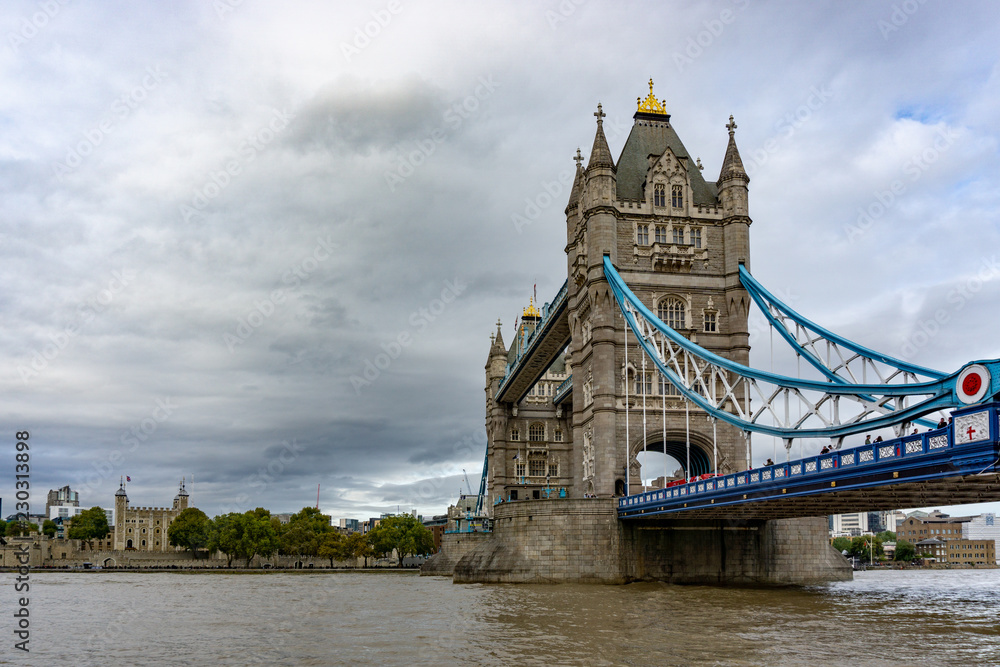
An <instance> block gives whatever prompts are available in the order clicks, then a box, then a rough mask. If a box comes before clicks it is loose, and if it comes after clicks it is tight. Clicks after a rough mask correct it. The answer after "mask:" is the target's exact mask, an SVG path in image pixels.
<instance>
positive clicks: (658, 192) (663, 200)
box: [653, 183, 667, 206]
mask: <svg viewBox="0 0 1000 667" xmlns="http://www.w3.org/2000/svg"><path fill="white" fill-rule="evenodd" d="M666 205H667V188H666V187H665V186H664V185H663V183H657V184H656V185H654V186H653V206H666Z"/></svg>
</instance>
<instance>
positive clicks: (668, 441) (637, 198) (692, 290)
mask: <svg viewBox="0 0 1000 667" xmlns="http://www.w3.org/2000/svg"><path fill="white" fill-rule="evenodd" d="M649 87H650V93H649V96H648V97H647V98H646V99H645V100H640V102H639V104H638V111H637V112H636V113H635V116H634V124H633V126H632V129H631V132H630V133H629V136H628V139H627V140H626V141H625V146H624V148H623V149H622V152H621V155H620V156H619V158H618V161H617V163H616V162H615V161H614V159H613V158H612V156H611V151H610V149H609V148H608V142H607V139H606V138H605V135H604V128H603V119H604V117H605V114H604V112H603V110H602V108H601V105H600V104H599V105H598V106H597V112H596V113H595V114H594V115H595V116H596V117H597V133H596V136H595V137H594V144H593V148H592V149H591V152H590V158H589V161H588V163H587V166H586V168H584V167H583V166H582V164H581V162H582V157H581V156H580V153H579V151H577V158H576V160H577V171H576V178H575V181H574V184H573V188H572V192H571V194H570V198H569V203H568V205H567V207H566V232H567V244H566V260H567V269H568V275H569V283H568V286H569V314H568V317H569V326H570V332H571V343H570V346H569V349H568V354H567V359H566V360H567V365H569V364H571V365H572V368H573V391H572V404H573V405H572V426H571V428H572V440H573V443H574V461H573V466H574V468H573V489H574V492H575V494H574V495H576V496H578V497H579V496H581V495H584V494H596V495H598V496H604V497H606V496H611V495H619V494H621V493H622V492H623V491H624V489H625V485H626V479H627V480H628V482H629V487H630V491H631V492H633V493H634V492H636V491H637V486H638V485H639V484H640V469H639V464H638V461H637V460H636V455H637V454H638V453H640V452H642V450H643V447H644V443H645V447H646V448H647V449H648V450H649V451H660V452H664V451H665V452H666V453H667V454H669V455H670V456H672V457H673V458H674V459H676V460H677V461H679V462H680V463H681V466H682V467H687V466H688V459H689V458H690V469H689V471H688V474H700V473H706V472H709V471H711V470H714V469H716V465H717V466H718V470H719V471H720V472H731V471H734V470H743V469H745V468H746V467H747V466H748V460H747V459H748V454H747V452H748V443H747V440H746V439H745V437H744V435H743V433H742V432H741V431H740V430H739V429H736V428H735V427H732V426H730V425H728V424H725V423H722V422H719V423H718V424H716V425H715V429H714V430H715V435H714V436H713V424H712V423H710V422H709V421H708V419H707V418H706V415H705V413H704V412H703V411H700V410H697V409H696V408H694V407H693V406H692V407H691V408H690V409H689V410H687V411H686V408H685V403H686V402H685V401H682V400H681V399H680V397H679V396H678V393H677V391H676V390H675V389H674V388H673V387H672V386H671V385H669V383H667V384H666V386H664V385H663V384H662V383H661V382H659V381H658V379H659V376H658V374H656V373H655V372H654V371H653V367H652V364H650V363H647V364H646V371H645V374H644V373H643V370H642V360H641V356H640V353H639V350H638V349H637V346H636V343H635V340H634V338H632V337H631V334H630V341H629V343H628V356H627V359H626V343H625V326H626V325H625V322H624V319H623V318H622V317H621V314H620V311H619V309H618V306H617V304H616V303H615V299H614V295H613V294H612V292H611V289H610V287H609V285H608V283H607V281H606V280H605V278H604V270H603V261H604V256H605V255H608V256H610V257H611V261H612V262H613V263H614V264H615V266H616V267H617V268H618V270H619V272H620V273H621V275H622V277H623V278H624V279H625V281H626V283H627V284H628V285H629V286H630V287H631V288H632V290H633V291H634V292H635V293H636V295H637V296H638V297H639V298H640V299H642V301H643V302H644V303H645V304H646V305H647V306H648V307H649V308H650V309H651V310H652V311H653V312H654V313H656V314H657V315H658V316H659V317H660V319H662V320H663V321H664V322H666V323H667V324H669V325H670V326H672V327H673V328H674V329H676V330H677V331H679V332H680V333H681V334H683V335H684V336H686V337H687V338H689V339H690V340H692V341H693V342H696V343H698V344H699V345H701V346H703V347H705V348H707V349H708V350H711V351H712V352H714V353H716V354H718V355H720V356H723V357H727V358H729V359H732V360H734V361H737V362H739V363H742V364H748V362H749V351H750V346H749V332H748V326H747V315H748V305H749V297H748V295H747V293H746V291H745V290H744V289H743V288H742V286H741V285H740V281H739V266H740V264H747V265H748V263H749V259H750V234H749V232H750V223H751V221H750V218H749V215H748V208H747V185H748V183H749V181H750V179H749V177H748V176H747V174H746V171H745V170H744V168H743V163H742V161H741V159H740V154H739V151H738V150H737V148H736V141H735V138H734V136H735V129H736V124H735V123H734V122H733V119H732V117H731V116H730V119H729V121H730V122H729V124H728V125H727V126H726V127H727V129H728V131H729V144H728V146H727V148H726V153H725V157H724V159H723V163H722V169H721V173H720V174H719V178H718V180H717V181H715V182H714V183H711V182H706V180H705V179H704V177H703V176H702V169H703V167H702V166H701V160H700V159H698V160H697V161H696V160H693V159H692V158H691V156H690V154H689V153H688V151H687V149H686V148H685V147H684V144H683V143H681V140H680V138H679V137H678V135H677V133H676V132H675V131H674V128H673V126H672V124H671V122H670V115H669V114H668V113H667V112H666V109H665V106H664V103H663V102H660V101H657V100H656V98H655V97H653V82H652V81H650V86H649ZM626 383H627V384H628V401H629V405H630V407H629V424H628V428H627V429H626V411H625V389H626V386H625V385H626ZM644 391H645V399H644V398H643V392H644ZM644 402H645V407H646V423H645V428H643V419H642V408H643V403H644ZM664 405H665V411H666V420H665V421H666V423H665V425H664V420H663V419H662V415H663V413H664ZM687 424H689V425H690V426H689V428H688V426H687ZM626 430H627V436H626ZM688 431H690V450H689V449H688V446H687V441H688V435H687V434H688ZM664 433H665V435H666V437H665V438H664ZM626 441H627V442H628V452H629V454H628V459H627V460H626V453H625V443H626ZM673 472H674V471H673V470H670V471H666V475H672V473H673ZM626 475H628V477H626ZM660 476H665V475H664V471H655V472H654V471H643V472H642V477H643V478H645V479H646V480H647V482H648V481H649V480H651V479H653V478H656V477H660Z"/></svg>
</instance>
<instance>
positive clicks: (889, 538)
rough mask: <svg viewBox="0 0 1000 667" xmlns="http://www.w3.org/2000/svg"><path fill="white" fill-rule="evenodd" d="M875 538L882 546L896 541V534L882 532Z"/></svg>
mask: <svg viewBox="0 0 1000 667" xmlns="http://www.w3.org/2000/svg"><path fill="white" fill-rule="evenodd" d="M877 537H878V538H879V539H880V540H882V543H883V544H885V543H886V542H895V541H896V533H894V532H892V531H891V530H883V531H882V532H881V533H879V534H878V535H877Z"/></svg>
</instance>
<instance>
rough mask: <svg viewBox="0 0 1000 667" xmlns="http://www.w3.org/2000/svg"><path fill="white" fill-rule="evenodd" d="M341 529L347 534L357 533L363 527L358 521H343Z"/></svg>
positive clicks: (341, 521)
mask: <svg viewBox="0 0 1000 667" xmlns="http://www.w3.org/2000/svg"><path fill="white" fill-rule="evenodd" d="M340 529H341V530H342V531H344V532H346V533H356V532H358V531H359V530H361V525H360V523H359V522H358V520H357V519H341V520H340Z"/></svg>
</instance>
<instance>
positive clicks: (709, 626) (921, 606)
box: [0, 570, 1000, 666]
mask: <svg viewBox="0 0 1000 667" xmlns="http://www.w3.org/2000/svg"><path fill="white" fill-rule="evenodd" d="M0 576H2V577H3V579H4V584H5V585H4V586H2V587H0V596H2V600H3V603H2V607H0V608H2V609H3V612H4V613H3V616H2V620H0V633H2V634H0V636H2V641H3V642H4V646H3V649H2V650H0V664H18V665H38V666H43V665H44V666H55V665H458V664H461V665H652V664H657V665H852V666H855V665H963V666H971V665H1000V570H979V571H969V570H965V571H958V570H950V571H872V572H858V573H855V579H854V581H853V582H846V583H837V584H831V585H828V586H821V587H812V588H795V589H730V588H711V587H704V586H666V585H659V584H633V585H629V586H577V585H560V586H540V585H533V586H514V585H500V586H496V585H489V586H486V585H454V584H452V583H451V581H450V580H449V579H444V578H439V577H419V576H417V575H415V574H410V573H397V574H387V573H381V574H365V573H328V574H320V573H317V574H286V573H268V574H246V575H231V574H225V575H224V574H185V573H157V574H140V573H124V572H122V573H115V572H108V571H104V572H93V573H84V572H80V573H41V572H32V574H31V582H30V585H31V590H30V602H29V609H30V619H31V626H30V632H31V635H30V644H29V646H30V649H31V650H30V653H27V654H25V653H23V652H21V651H16V650H14V648H13V644H14V641H15V639H14V638H13V619H12V613H11V610H13V609H14V608H15V606H16V605H17V598H18V597H19V596H20V595H21V594H17V593H15V591H14V586H13V581H14V576H15V575H13V574H9V573H7V574H3V575H0Z"/></svg>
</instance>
